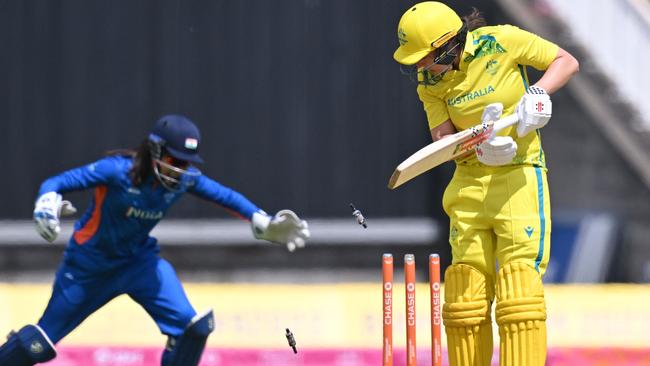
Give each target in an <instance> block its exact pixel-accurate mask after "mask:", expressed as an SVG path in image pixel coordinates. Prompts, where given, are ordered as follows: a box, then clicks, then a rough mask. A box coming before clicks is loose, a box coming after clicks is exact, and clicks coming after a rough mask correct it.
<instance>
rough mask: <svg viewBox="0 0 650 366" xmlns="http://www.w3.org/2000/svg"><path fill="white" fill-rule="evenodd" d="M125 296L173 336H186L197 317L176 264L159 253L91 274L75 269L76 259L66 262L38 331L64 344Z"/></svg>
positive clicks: (61, 266) (59, 274) (60, 271)
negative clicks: (93, 316)
mask: <svg viewBox="0 0 650 366" xmlns="http://www.w3.org/2000/svg"><path fill="white" fill-rule="evenodd" d="M122 294H127V295H129V296H130V297H131V298H132V299H133V300H134V301H135V302H137V303H138V304H140V305H141V306H142V307H143V308H144V309H145V311H146V312H147V313H148V314H149V315H150V316H151V317H152V318H153V320H154V321H155V322H156V324H157V325H158V328H159V329H160V331H161V332H162V333H163V334H166V335H169V336H174V337H177V336H179V335H181V334H182V333H183V330H184V329H185V327H186V326H187V324H188V323H189V322H190V321H191V319H192V317H194V315H196V311H195V310H194V308H193V307H192V305H191V304H190V302H189V301H188V299H187V296H186V295H185V291H184V290H183V286H182V285H181V283H180V281H179V279H178V277H177V276H176V273H175V271H174V269H173V268H172V266H171V264H169V262H167V261H166V260H164V259H162V258H160V257H159V256H158V255H157V254H156V253H151V254H147V255H145V256H144V257H139V258H137V259H134V260H133V261H130V262H127V263H124V264H122V265H120V266H118V267H116V268H114V269H112V270H110V271H106V272H102V273H89V272H88V271H85V270H82V269H81V268H79V267H78V266H75V264H74V258H66V260H64V261H63V263H62V264H61V265H60V267H59V269H58V271H57V273H56V279H55V281H54V285H53V289H52V297H51V298H50V301H49V303H48V305H47V308H46V309H45V312H44V313H43V316H42V317H41V319H40V320H39V321H38V325H39V326H40V327H41V328H42V329H43V330H44V331H45V333H47V335H48V336H49V337H50V339H51V340H52V342H53V343H58V342H59V341H60V340H61V339H62V338H63V337H65V336H66V335H67V334H68V333H70V332H71V331H72V330H74V329H75V328H76V327H77V326H78V325H79V324H80V323H81V322H82V321H83V320H84V319H86V318H87V317H88V316H89V315H90V314H92V313H94V312H95V311H96V310H97V309H99V308H101V307H102V306H103V305H104V304H106V303H107V302H109V301H110V300H112V299H113V298H115V297H117V296H119V295H122Z"/></svg>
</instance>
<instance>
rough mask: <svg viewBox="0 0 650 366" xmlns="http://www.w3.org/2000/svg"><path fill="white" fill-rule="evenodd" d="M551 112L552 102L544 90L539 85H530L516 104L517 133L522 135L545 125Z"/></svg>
mask: <svg viewBox="0 0 650 366" xmlns="http://www.w3.org/2000/svg"><path fill="white" fill-rule="evenodd" d="M552 113H553V104H552V103H551V97H549V96H548V94H547V93H546V90H544V89H542V88H540V87H539V86H534V85H533V86H531V87H530V88H528V91H527V92H526V94H524V96H523V97H521V100H520V101H519V104H518V105H517V115H518V116H519V124H518V125H517V135H518V136H519V137H524V136H526V135H527V134H528V133H529V132H531V131H535V130H537V129H539V128H542V127H544V126H546V124H547V123H548V121H549V120H550V119H551V114H552Z"/></svg>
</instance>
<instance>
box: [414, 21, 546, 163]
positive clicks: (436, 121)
mask: <svg viewBox="0 0 650 366" xmlns="http://www.w3.org/2000/svg"><path fill="white" fill-rule="evenodd" d="M557 52H558V46H557V45H555V44H553V43H551V42H549V41H547V40H545V39H542V38H540V37H538V36H537V35H535V34H532V33H530V32H526V31H524V30H521V29H519V28H517V27H515V26H511V25H497V26H489V27H481V28H478V29H476V30H474V31H472V32H468V34H467V39H466V42H465V48H464V50H463V54H462V55H461V60H460V64H459V70H452V71H448V72H446V73H445V74H444V75H443V77H442V79H441V80H440V81H439V82H438V83H435V84H433V85H426V84H425V85H422V84H421V85H419V86H418V89H417V91H418V95H419V97H420V100H421V101H422V103H423V104H424V110H425V111H426V114H427V119H428V121H429V128H430V129H431V128H434V127H437V126H439V125H440V124H442V123H443V122H445V121H446V120H448V119H451V122H452V123H453V124H454V126H455V127H456V130H457V131H462V130H465V129H467V128H469V127H472V126H474V125H477V124H478V123H480V122H481V116H482V114H483V108H485V106H487V105H488V104H490V103H496V102H500V103H502V104H503V115H504V116H507V115H509V114H512V113H515V109H516V107H517V103H518V102H519V100H520V99H521V97H522V96H523V95H524V93H525V91H526V89H527V88H528V86H529V84H528V75H527V73H526V66H532V67H534V68H536V69H538V70H546V68H547V67H548V66H549V65H550V64H551V62H552V61H553V60H554V59H555V57H556V56H557ZM419 75H420V76H419V77H420V81H423V80H424V79H429V78H430V77H431V76H430V75H429V74H427V72H426V71H424V72H422V73H420V74H419ZM499 135H503V136H506V135H509V136H511V137H512V138H513V139H514V140H515V141H516V142H517V146H518V148H517V155H516V156H515V158H514V159H513V160H512V163H510V165H533V166H537V167H542V168H545V167H546V164H545V159H544V152H543V150H542V144H541V140H540V134H539V130H538V131H537V133H534V132H531V133H529V134H528V135H526V136H524V137H518V136H517V129H516V127H509V128H506V129H504V130H502V131H501V132H499ZM456 163H457V164H461V165H481V163H480V162H479V161H478V159H477V158H476V155H475V154H468V155H466V156H464V157H461V158H459V159H457V160H456Z"/></svg>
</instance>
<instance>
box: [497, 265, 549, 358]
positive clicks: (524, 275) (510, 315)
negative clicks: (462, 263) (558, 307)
mask: <svg viewBox="0 0 650 366" xmlns="http://www.w3.org/2000/svg"><path fill="white" fill-rule="evenodd" d="M495 314H496V321H497V324H498V325H499V336H500V338H501V341H500V344H501V351H500V352H501V353H500V362H501V365H502V366H518V365H527V366H544V363H545V361H546V302H545V300H544V288H543V286H542V278H541V276H540V275H539V273H538V272H537V271H536V270H535V269H534V268H533V267H532V266H531V265H529V264H527V263H523V262H513V263H508V264H505V265H504V266H503V267H502V268H501V269H500V270H499V272H498V274H497V307H496V313H495Z"/></svg>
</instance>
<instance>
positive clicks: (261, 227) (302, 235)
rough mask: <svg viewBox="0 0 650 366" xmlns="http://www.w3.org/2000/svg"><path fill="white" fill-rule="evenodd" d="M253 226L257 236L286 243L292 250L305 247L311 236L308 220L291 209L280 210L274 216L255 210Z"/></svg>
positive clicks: (274, 241) (254, 233) (252, 220)
mask: <svg viewBox="0 0 650 366" xmlns="http://www.w3.org/2000/svg"><path fill="white" fill-rule="evenodd" d="M251 226H252V228H253V235H254V236H255V238H257V239H264V240H268V241H270V242H273V243H278V244H284V245H286V246H287V249H289V251H290V252H293V251H294V250H296V248H302V247H304V246H305V243H306V241H307V239H309V236H310V233H309V228H308V226H307V221H305V220H301V219H300V218H299V217H298V215H296V214H295V213H294V212H293V211H291V210H281V211H278V213H277V214H275V216H273V217H271V216H269V215H267V214H266V213H265V212H264V211H261V212H255V213H254V214H253V218H252V219H251Z"/></svg>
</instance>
